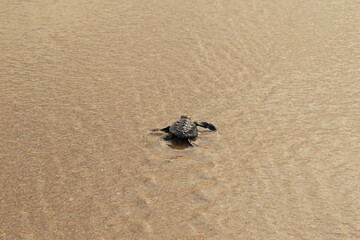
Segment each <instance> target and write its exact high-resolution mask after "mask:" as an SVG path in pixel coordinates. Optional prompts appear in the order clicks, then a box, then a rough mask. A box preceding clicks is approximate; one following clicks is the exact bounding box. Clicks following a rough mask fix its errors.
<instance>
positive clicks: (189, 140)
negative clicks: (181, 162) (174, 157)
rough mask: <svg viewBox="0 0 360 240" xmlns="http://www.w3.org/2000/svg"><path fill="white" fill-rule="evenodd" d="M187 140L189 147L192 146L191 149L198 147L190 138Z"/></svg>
mask: <svg viewBox="0 0 360 240" xmlns="http://www.w3.org/2000/svg"><path fill="white" fill-rule="evenodd" d="M187 140H188V142H189V143H190V145H191V146H193V147H197V146H199V145H197V144H196V143H195V142H194V141H191V139H190V138H188V139H187Z"/></svg>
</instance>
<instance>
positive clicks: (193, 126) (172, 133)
mask: <svg viewBox="0 0 360 240" xmlns="http://www.w3.org/2000/svg"><path fill="white" fill-rule="evenodd" d="M197 126H199V127H203V128H208V129H210V130H212V131H215V130H216V127H215V126H214V125H212V124H211V123H207V122H199V121H195V122H193V121H191V118H190V117H189V116H186V115H182V116H181V117H180V119H179V120H177V121H176V122H174V123H173V124H172V125H171V126H168V127H166V128H162V129H153V130H152V131H163V132H167V133H169V135H167V136H166V137H164V140H170V139H171V138H173V137H178V138H182V139H187V140H188V142H189V143H190V145H191V146H195V144H194V143H193V142H192V141H191V138H195V137H197V135H198V130H197Z"/></svg>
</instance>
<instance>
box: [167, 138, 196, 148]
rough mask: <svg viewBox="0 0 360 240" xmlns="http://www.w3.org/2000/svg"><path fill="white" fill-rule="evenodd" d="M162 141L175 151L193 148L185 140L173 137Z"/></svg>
mask: <svg viewBox="0 0 360 240" xmlns="http://www.w3.org/2000/svg"><path fill="white" fill-rule="evenodd" d="M164 141H166V142H168V146H169V147H171V148H173V149H177V150H184V149H186V148H188V147H193V146H191V145H190V143H189V142H188V140H187V139H181V138H177V137H173V138H171V139H170V140H164Z"/></svg>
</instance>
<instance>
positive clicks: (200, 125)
mask: <svg viewBox="0 0 360 240" xmlns="http://www.w3.org/2000/svg"><path fill="white" fill-rule="evenodd" d="M194 123H195V125H196V126H199V127H203V128H208V129H210V130H212V131H215V130H216V127H215V126H214V125H212V124H211V123H207V122H194Z"/></svg>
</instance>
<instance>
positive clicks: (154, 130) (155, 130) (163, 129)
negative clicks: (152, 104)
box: [151, 126, 170, 133]
mask: <svg viewBox="0 0 360 240" xmlns="http://www.w3.org/2000/svg"><path fill="white" fill-rule="evenodd" d="M151 131H153V132H159V131H163V132H166V133H168V132H170V126H167V127H166V128H161V129H158V128H155V129H151Z"/></svg>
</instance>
